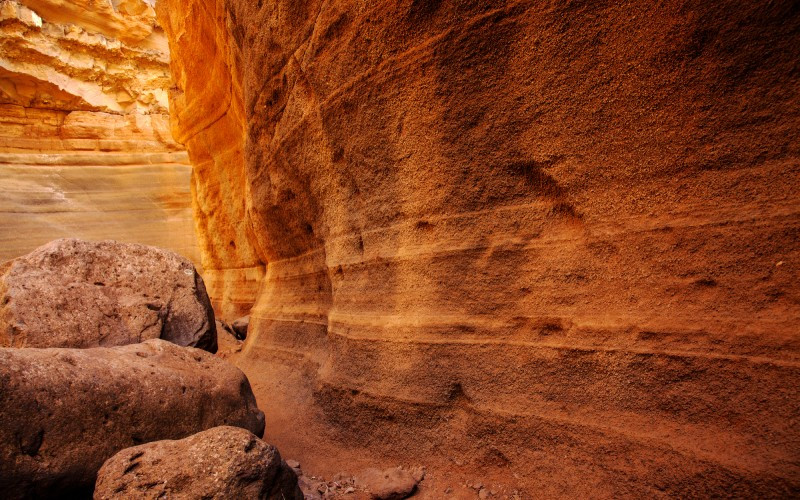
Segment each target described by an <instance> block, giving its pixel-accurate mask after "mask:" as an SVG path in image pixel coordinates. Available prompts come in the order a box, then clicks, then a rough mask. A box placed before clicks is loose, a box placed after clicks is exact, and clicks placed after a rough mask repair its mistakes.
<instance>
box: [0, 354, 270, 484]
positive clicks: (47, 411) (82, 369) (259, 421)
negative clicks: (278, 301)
mask: <svg viewBox="0 0 800 500" xmlns="http://www.w3.org/2000/svg"><path fill="white" fill-rule="evenodd" d="M0 421H2V422H3V425H2V426H0V498H4V499H13V498H29V497H32V496H33V497H37V496H39V497H49V496H52V495H53V494H55V493H56V492H57V493H58V494H59V495H61V496H69V495H72V494H81V493H85V492H86V491H89V492H91V488H92V486H93V485H94V483H95V478H96V474H97V471H98V470H99V469H100V467H101V465H102V464H103V462H104V461H105V460H106V459H108V458H109V457H111V456H112V455H114V454H115V453H116V452H118V451H120V450H122V449H125V448H129V447H131V446H136V445H139V444H143V443H148V442H151V441H158V440H162V439H181V438H184V437H186V436H190V435H192V434H195V433H197V432H200V431H202V430H205V429H210V428H212V427H217V426H220V425H231V426H236V427H242V428H244V429H247V430H248V431H250V432H253V433H254V434H256V435H258V436H261V435H262V434H263V432H264V414H263V413H262V412H261V411H260V410H259V409H258V407H257V406H256V401H255V397H254V396H253V393H252V390H251V388H250V383H249V382H248V380H247V377H246V376H245V375H244V374H243V373H242V372H241V371H240V370H239V369H238V368H236V367H234V366H233V365H231V364H229V363H227V362H225V361H222V360H221V359H218V358H216V357H215V356H213V355H211V354H209V353H207V352H205V351H202V350H200V349H193V348H186V347H179V346H176V345H174V344H171V343H169V342H166V341H163V340H160V339H154V340H148V341H146V342H144V343H141V344H133V345H128V346H121V347H111V348H105V347H97V348H90V349H63V348H50V349H14V348H0Z"/></svg>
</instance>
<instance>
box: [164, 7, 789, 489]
mask: <svg viewBox="0 0 800 500" xmlns="http://www.w3.org/2000/svg"><path fill="white" fill-rule="evenodd" d="M158 8H159V16H160V21H161V24H162V25H163V26H164V29H165V31H166V32H167V35H168V37H169V40H170V46H171V51H172V57H173V60H172V70H173V75H174V77H175V80H176V85H177V87H178V89H177V90H176V92H174V93H173V95H172V96H171V98H172V99H171V104H172V106H173V125H174V127H175V130H176V132H175V135H176V137H178V140H179V141H181V142H185V143H186V144H187V146H188V149H189V154H190V157H191V158H192V160H193V162H195V167H196V175H195V181H194V195H195V197H196V203H197V204H198V205H199V207H201V209H200V222H199V225H198V227H199V230H200V233H201V234H200V238H201V241H202V242H203V243H202V245H203V252H204V258H206V259H207V260H204V263H205V264H206V265H207V267H210V268H212V269H213V273H215V275H218V276H220V277H221V283H223V285H222V286H223V287H228V288H229V289H236V290H240V291H241V294H242V295H241V297H240V298H239V299H238V300H239V305H240V306H241V305H243V304H245V303H246V301H247V300H246V295H247V294H253V295H252V297H253V298H254V299H255V305H254V307H253V309H252V311H251V322H250V333H249V335H248V338H247V341H246V344H245V347H244V350H243V353H242V355H241V356H240V358H239V359H238V363H239V364H240V366H241V367H242V368H243V369H244V370H245V371H246V372H247V373H248V376H249V377H250V379H251V381H253V384H254V389H255V391H256V393H257V396H258V397H259V400H260V402H261V404H262V406H264V407H265V410H266V413H267V431H266V436H267V439H269V440H270V442H273V443H275V444H276V445H278V446H279V447H280V449H281V450H285V453H287V456H294V457H298V458H300V459H301V460H303V461H304V463H307V464H309V466H311V467H317V468H319V469H320V470H323V471H324V470H325V469H326V468H327V469H328V470H330V471H335V469H336V467H343V465H342V464H343V463H347V464H348V465H349V466H356V465H357V464H359V463H360V462H359V461H360V460H362V461H363V460H364V459H365V458H364V457H369V459H370V460H373V461H374V460H386V461H391V460H397V461H415V462H417V463H419V462H421V463H424V464H426V465H428V466H429V467H431V468H433V469H434V470H447V471H449V472H448V474H453V475H457V474H460V473H462V472H463V473H465V474H467V473H469V471H473V472H474V471H479V473H480V474H482V475H485V476H492V475H495V476H497V477H506V478H509V477H512V474H513V477H514V478H515V479H511V481H516V482H517V483H518V485H519V487H520V488H522V490H523V491H524V492H526V494H527V495H530V496H534V495H535V496H540V497H551V496H573V497H575V496H578V497H581V496H620V495H636V496H644V495H646V496H663V495H669V496H675V495H698V494H699V495H713V494H719V495H724V496H728V495H734V496H737V495H742V496H764V495H768V496H786V495H791V494H797V493H798V491H799V490H800V429H798V422H800V389H799V388H800V336H798V335H799V334H798V331H799V330H798V327H800V287H798V284H797V283H798V278H799V277H800V276H799V273H798V269H800V267H799V266H800V245H798V241H800V193H798V190H797V186H798V185H800V142H798V141H797V137H800V97H798V93H797V89H798V86H799V85H800V66H798V63H797V61H800V12H799V11H798V9H797V5H796V4H795V3H793V2H790V1H778V2H771V3H769V4H763V3H761V2H701V1H696V0H671V1H668V2H649V1H648V2H603V1H598V2H581V1H568V2H552V3H551V2H510V1H509V2H469V1H468V2H452V1H448V0H441V1H430V2H425V1H418V0H385V1H381V2H355V1H346V0H341V1H335V2H323V1H309V2H293V1H290V0H276V1H270V2H262V1H258V2H252V1H246V0H215V1H202V2H201V1H198V0H189V1H178V0H163V1H161V2H159V7H158ZM262 263H266V273H265V274H264V275H263V278H262V279H261V280H260V281H261V282H260V285H258V286H257V287H256V286H251V285H250V284H249V283H252V282H253V281H254V280H257V279H258V278H259V276H260V274H259V271H258V269H260V267H259V266H261V265H262ZM251 271H252V273H251V274H249V275H247V277H245V276H244V275H245V274H246V273H248V272H251ZM212 287H213V285H212ZM245 291H246V293H245ZM223 302H224V301H223ZM228 307H233V306H228ZM337 464H338V465H337ZM473 477H474V476H473Z"/></svg>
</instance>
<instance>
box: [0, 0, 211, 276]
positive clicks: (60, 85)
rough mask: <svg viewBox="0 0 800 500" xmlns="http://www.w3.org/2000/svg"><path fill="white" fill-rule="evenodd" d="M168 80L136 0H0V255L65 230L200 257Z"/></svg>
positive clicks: (147, 14)
mask: <svg viewBox="0 0 800 500" xmlns="http://www.w3.org/2000/svg"><path fill="white" fill-rule="evenodd" d="M170 81H171V77H170V72H169V54H168V45H167V41H166V37H165V36H164V33H163V31H162V30H161V29H160V28H159V27H158V26H157V24H156V18H155V11H154V9H153V7H152V6H151V5H150V4H149V3H148V2H147V1H145V0H115V1H114V2H113V3H112V2H110V1H109V2H93V1H88V0H69V1H65V0H20V1H19V2H17V1H13V0H4V1H2V2H0V193H2V195H0V261H3V260H6V259H10V258H13V257H17V256H19V255H23V254H25V253H27V252H29V251H31V250H32V249H34V248H36V247H38V246H39V245H41V244H43V243H46V242H48V241H50V240H52V239H56V238H61V237H65V236H70V237H79V238H85V239H94V240H103V239H115V240H119V241H127V242H137V243H144V244H150V245H156V246H160V247H164V248H168V249H171V250H174V251H176V252H179V253H181V254H182V255H184V256H186V257H188V258H190V259H191V260H193V261H194V262H196V263H198V264H199V263H200V253H199V250H198V246H197V243H196V239H195V236H194V222H193V219H192V203H191V199H192V198H191V192H190V177H191V171H192V168H191V165H190V163H189V158H188V155H187V153H186V151H185V149H184V147H183V146H182V145H180V144H178V143H177V142H175V140H174V139H173V138H172V136H171V133H170V126H169V109H168V97H167V92H168V89H169V87H170V85H171V83H170Z"/></svg>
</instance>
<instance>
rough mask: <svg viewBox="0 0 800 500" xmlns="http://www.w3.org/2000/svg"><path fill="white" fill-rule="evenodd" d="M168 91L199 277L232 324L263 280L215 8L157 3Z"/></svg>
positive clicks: (227, 52) (228, 55) (240, 122)
mask: <svg viewBox="0 0 800 500" xmlns="http://www.w3.org/2000/svg"><path fill="white" fill-rule="evenodd" d="M159 16H160V18H159V21H160V23H161V25H162V26H163V27H164V31H165V32H166V33H167V35H168V37H169V41H170V53H171V54H172V59H173V63H172V74H173V78H174V81H175V88H174V89H173V92H172V93H171V94H170V105H171V111H172V124H173V128H172V131H173V135H174V136H175V138H176V139H177V140H178V141H180V142H181V143H183V144H185V145H186V147H187V149H188V151H189V157H190V159H191V162H192V165H193V166H194V172H195V173H194V176H193V177H192V192H193V194H194V196H193V199H194V203H195V211H194V215H195V219H196V220H195V222H196V224H197V228H198V239H199V244H200V250H201V254H202V263H203V268H204V273H203V277H204V279H205V282H206V286H207V287H208V294H209V296H210V297H211V300H212V303H213V304H214V309H215V310H216V312H217V314H218V315H220V316H222V317H223V318H227V319H233V318H236V317H238V316H241V315H243V314H247V311H248V310H249V309H250V308H251V307H252V305H253V302H254V301H255V297H256V295H257V292H258V285H259V282H260V281H261V278H262V277H263V276H264V261H262V260H260V259H259V256H258V254H257V253H256V251H255V249H254V247H253V245H252V241H253V236H252V229H251V226H249V225H248V224H247V223H246V220H247V219H246V216H245V202H244V200H245V194H244V193H245V191H246V185H245V171H244V159H243V150H244V125H245V112H244V108H243V105H242V89H241V82H240V78H239V74H238V72H237V71H234V70H233V69H232V68H233V67H234V66H235V64H236V62H235V60H234V57H235V55H234V53H233V51H232V50H231V49H232V45H231V43H230V37H229V35H228V31H227V29H226V24H225V10H224V8H223V3H222V2H221V1H209V2H161V3H160V4H159Z"/></svg>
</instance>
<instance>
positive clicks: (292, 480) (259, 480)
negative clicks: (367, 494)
mask: <svg viewBox="0 0 800 500" xmlns="http://www.w3.org/2000/svg"><path fill="white" fill-rule="evenodd" d="M94 498H95V500H111V499H128V498H129V499H141V498H147V499H156V498H186V499H189V498H207V499H219V500H227V499H231V498H242V499H261V500H303V494H302V493H301V491H300V488H299V487H298V486H297V475H296V474H295V473H294V471H293V470H292V469H291V468H290V467H289V466H288V465H286V463H285V462H284V461H283V460H282V459H281V455H280V453H278V450H277V449H275V447H274V446H270V445H268V444H267V443H265V442H264V441H261V440H260V439H258V438H257V437H256V436H254V435H253V434H252V433H251V432H249V431H246V430H244V429H241V428H238V427H228V426H221V427H215V428H213V429H209V430H207V431H203V432H200V433H197V434H195V435H193V436H190V437H187V438H184V439H181V440H179V441H156V442H153V443H147V444H143V445H140V446H134V447H132V448H127V449H125V450H122V451H120V452H119V453H117V454H116V455H114V456H113V457H111V458H109V459H108V460H107V461H106V463H105V464H103V467H102V468H101V469H100V472H98V474H97V485H96V487H95V491H94Z"/></svg>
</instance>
